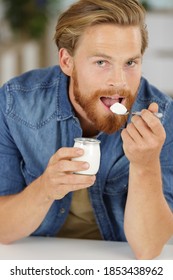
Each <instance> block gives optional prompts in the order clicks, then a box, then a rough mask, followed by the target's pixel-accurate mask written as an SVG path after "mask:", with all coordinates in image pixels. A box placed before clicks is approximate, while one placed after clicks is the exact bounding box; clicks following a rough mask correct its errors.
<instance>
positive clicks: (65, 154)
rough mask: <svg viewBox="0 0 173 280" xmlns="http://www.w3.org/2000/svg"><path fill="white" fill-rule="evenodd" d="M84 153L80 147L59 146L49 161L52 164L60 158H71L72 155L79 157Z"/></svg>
mask: <svg viewBox="0 0 173 280" xmlns="http://www.w3.org/2000/svg"><path fill="white" fill-rule="evenodd" d="M83 154H84V150H83V149H81V148H76V147H72V148H67V147H63V148H60V149H59V150H58V151H57V152H56V153H55V154H54V155H53V156H52V157H51V159H50V163H52V164H54V163H56V162H57V161H59V160H61V159H71V158H74V157H79V156H82V155H83Z"/></svg>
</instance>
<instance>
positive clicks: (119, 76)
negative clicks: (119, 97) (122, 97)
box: [107, 68, 126, 89]
mask: <svg viewBox="0 0 173 280" xmlns="http://www.w3.org/2000/svg"><path fill="white" fill-rule="evenodd" d="M107 84H108V86H109V87H114V88H116V89H121V88H124V87H125V86H126V77H125V73H124V70H123V69H122V68H116V69H114V70H112V71H111V73H109V76H108V80H107Z"/></svg>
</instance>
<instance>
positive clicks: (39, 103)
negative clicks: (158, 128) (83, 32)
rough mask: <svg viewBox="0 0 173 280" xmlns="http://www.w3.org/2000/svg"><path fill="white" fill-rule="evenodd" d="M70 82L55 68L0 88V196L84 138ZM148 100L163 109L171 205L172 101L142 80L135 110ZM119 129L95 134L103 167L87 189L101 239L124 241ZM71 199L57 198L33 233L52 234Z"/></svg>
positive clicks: (125, 169) (125, 164)
mask: <svg viewBox="0 0 173 280" xmlns="http://www.w3.org/2000/svg"><path fill="white" fill-rule="evenodd" d="M68 83H69V80H68V77H67V76H65V75H64V74H63V72H62V71H61V70H60V68H59V67H58V66H54V67H49V68H46V69H38V70H33V71H30V72H27V73H25V74H23V75H21V76H19V77H16V78H14V79H12V80H10V81H9V82H7V83H6V84H5V85H4V86H3V87H1V89H0V195H1V196H5V195H11V194H16V193H19V192H21V191H22V190H23V189H24V188H25V187H26V186H27V185H29V184H30V183H31V182H32V181H33V180H35V179H36V178H38V177H39V176H40V175H41V174H42V173H43V172H44V170H45V169H46V167H47V164H48V162H49V159H50V157H51V156H52V155H53V154H54V153H55V152H56V151H57V150H58V149H59V148H60V147H72V146H73V144H74V138H75V137H81V136H82V129H81V126H80V123H79V120H78V119H77V118H76V117H75V114H74V111H73V108H72V106H71V104H70V102H69V99H68ZM151 102H157V103H158V105H159V111H160V112H162V113H163V117H162V119H161V122H162V123H163V126H164V128H165V130H166V134H167V137H166V141H165V144H164V146H163V149H162V152H161V155H160V160H161V168H162V178H163V192H164V195H165V198H166V200H167V202H168V204H169V206H170V207H171V208H172V209H173V121H172V118H173V117H172V114H173V101H172V99H171V98H170V97H168V96H166V95H164V94H163V93H161V92H160V91H158V90H157V89H156V88H155V87H153V86H151V85H150V84H149V83H148V82H147V81H146V80H145V79H144V78H141V83H140V88H139V92H138V96H137V99H136V101H135V103H134V105H133V110H134V111H140V110H141V109H143V108H147V107H148V106H149V104H150V103H151ZM130 118H131V116H129V119H128V122H130ZM121 131H122V130H121V129H120V131H117V132H116V133H113V134H111V135H108V134H105V133H100V134H99V135H98V136H97V138H98V139H99V140H100V141H101V165H100V169H99V172H98V174H97V176H96V182H95V183H94V185H93V186H91V187H90V188H89V195H90V200H91V204H92V207H93V211H94V214H95V217H96V221H97V224H98V227H99V229H100V232H101V234H102V236H103V238H104V239H105V240H119V241H124V240H126V237H125V234H124V227H123V224H124V208H125V204H126V198H127V192H128V177H129V161H128V159H127V158H126V156H125V154H124V151H123V147H122V139H121ZM139 188H140V185H139ZM71 199H72V193H69V194H67V195H66V196H65V197H64V198H63V199H61V200H55V201H54V203H53V204H52V206H51V208H50V209H49V211H48V213H47V215H46V217H45V218H44V220H43V221H42V223H41V224H40V226H39V227H38V228H37V230H36V231H35V232H33V234H32V235H41V236H55V235H56V234H57V232H58V230H59V229H60V228H61V226H62V225H63V223H64V221H65V219H66V217H67V215H68V212H69V209H70V204H71ZM141 207H145V205H141ZM19 226H20V225H19Z"/></svg>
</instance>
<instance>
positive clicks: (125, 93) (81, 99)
mask: <svg viewBox="0 0 173 280" xmlns="http://www.w3.org/2000/svg"><path fill="white" fill-rule="evenodd" d="M72 78H73V82H74V97H75V101H76V103H77V104H79V105H80V107H81V108H82V109H83V110H84V111H85V113H86V115H87V117H88V119H89V120H90V121H91V122H92V123H93V124H94V127H95V129H96V130H97V131H103V132H105V133H107V134H112V133H114V132H116V131H118V130H119V129H120V128H121V127H122V126H123V125H124V124H125V123H126V122H127V118H128V116H127V115H125V116H122V115H115V114H114V113H112V112H111V111H109V110H108V112H105V114H102V115H101V114H99V113H97V110H96V104H97V103H98V100H99V99H100V98H101V97H103V96H104V97H111V96H113V95H115V94H116V93H117V94H119V95H120V96H121V97H124V98H126V108H127V110H128V111H129V110H130V109H131V107H132V105H133V103H134V101H135V98H136V94H135V95H134V96H133V95H132V94H131V92H130V91H129V90H116V89H114V90H113V89H112V90H97V91H95V92H93V93H92V94H88V95H87V94H85V95H82V94H81V92H80V90H79V86H78V80H77V74H76V71H75V69H74V70H73V75H72Z"/></svg>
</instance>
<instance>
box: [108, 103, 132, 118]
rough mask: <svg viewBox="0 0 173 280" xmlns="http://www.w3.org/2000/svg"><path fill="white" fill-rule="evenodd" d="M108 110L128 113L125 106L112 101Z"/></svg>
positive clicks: (123, 113)
mask: <svg viewBox="0 0 173 280" xmlns="http://www.w3.org/2000/svg"><path fill="white" fill-rule="evenodd" d="M110 110H111V111H112V112H113V113H115V114H117V115H126V114H127V113H128V111H127V108H126V107H125V106H124V105H123V104H121V103H119V102H116V103H114V104H113V105H112V106H111V107H110Z"/></svg>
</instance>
